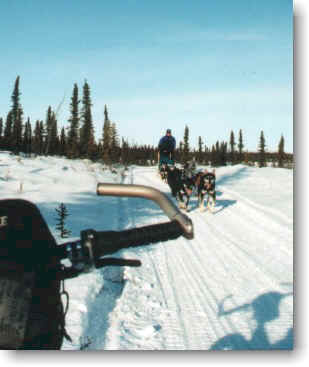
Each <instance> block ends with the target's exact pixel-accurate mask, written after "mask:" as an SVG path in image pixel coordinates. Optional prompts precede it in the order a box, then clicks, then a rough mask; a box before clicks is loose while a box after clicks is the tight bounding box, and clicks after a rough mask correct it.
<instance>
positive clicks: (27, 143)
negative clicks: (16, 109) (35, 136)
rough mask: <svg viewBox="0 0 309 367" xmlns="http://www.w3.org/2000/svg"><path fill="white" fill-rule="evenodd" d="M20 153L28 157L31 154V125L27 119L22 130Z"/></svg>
mask: <svg viewBox="0 0 309 367" xmlns="http://www.w3.org/2000/svg"><path fill="white" fill-rule="evenodd" d="M22 151H23V152H24V153H25V154H26V155H27V156H28V157H30V155H31V153H32V129H31V123H30V118H29V117H28V119H27V121H26V124H25V128H24V135H23V141H22Z"/></svg>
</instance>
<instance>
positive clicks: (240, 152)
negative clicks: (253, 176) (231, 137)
mask: <svg viewBox="0 0 309 367" xmlns="http://www.w3.org/2000/svg"><path fill="white" fill-rule="evenodd" d="M243 149H244V144H243V136H242V130H241V129H240V130H239V137H238V162H239V163H241V162H242V161H243V160H244V155H243Z"/></svg>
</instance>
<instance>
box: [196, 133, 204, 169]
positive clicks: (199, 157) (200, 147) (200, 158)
mask: <svg viewBox="0 0 309 367" xmlns="http://www.w3.org/2000/svg"><path fill="white" fill-rule="evenodd" d="M197 161H198V163H199V164H201V163H202V162H203V140H202V137H201V136H199V137H198V155H197Z"/></svg>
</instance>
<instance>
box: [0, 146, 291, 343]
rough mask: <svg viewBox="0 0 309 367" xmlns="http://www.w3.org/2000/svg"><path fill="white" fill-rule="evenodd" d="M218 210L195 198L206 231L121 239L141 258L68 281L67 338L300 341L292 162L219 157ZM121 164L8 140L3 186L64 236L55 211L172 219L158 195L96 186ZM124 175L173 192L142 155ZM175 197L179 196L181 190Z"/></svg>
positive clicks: (78, 226)
mask: <svg viewBox="0 0 309 367" xmlns="http://www.w3.org/2000/svg"><path fill="white" fill-rule="evenodd" d="M216 172H217V204H216V207H215V211H214V213H213V214H211V213H209V212H207V211H206V212H200V211H199V210H198V209H197V208H196V206H197V198H196V197H193V198H192V200H191V202H190V212H189V213H188V216H190V217H191V219H192V221H193V223H194V231H195V238H194V239H193V240H191V241H190V240H187V239H185V238H179V239H177V240H173V241H169V242H166V243H159V244H157V245H151V246H144V247H139V248H135V249H127V250H123V251H121V253H120V254H117V255H119V256H123V257H126V258H137V259H139V260H141V261H142V266H141V267H140V268H112V267H110V268H104V269H103V270H96V271H94V272H93V273H91V274H86V275H82V276H80V277H78V278H76V279H72V280H67V281H66V282H65V287H66V290H67V291H68V292H69V294H70V307H69V311H68V314H67V316H66V328H67V331H68V333H69V335H70V336H71V337H72V339H73V343H69V342H67V341H64V343H63V347H62V349H64V350H78V349H88V350H101V349H105V350H222V349H292V348H293V295H292V292H293V171H292V170H287V169H279V168H276V169H274V168H262V169H260V168H254V167H246V166H243V165H237V166H228V167H220V168H218V169H217V170H216ZM120 179H121V177H120V174H112V173H111V172H110V171H108V170H103V169H102V165H100V164H98V163H91V162H89V161H86V160H68V159H65V158H56V157H37V158H29V159H26V158H22V159H21V160H18V159H17V157H16V156H13V155H9V154H8V153H5V152H1V154H0V198H23V199H27V200H30V201H32V202H34V203H36V204H37V205H38V207H39V208H40V210H41V212H42V214H43V216H44V218H45V219H46V221H47V223H48V225H49V227H50V229H51V231H52V233H53V234H54V235H55V237H56V238H57V240H58V242H59V243H61V242H66V241H67V239H65V240H63V239H62V241H61V240H60V238H59V236H58V234H57V232H56V230H55V225H56V221H55V218H56V211H55V209H56V208H58V206H59V204H60V203H61V202H62V203H64V204H65V205H66V207H67V209H68V213H69V217H68V218H67V225H66V227H67V228H68V229H69V230H71V231H72V234H71V235H72V237H71V239H76V238H77V237H79V233H80V231H81V230H83V229H86V228H93V229H96V230H122V229H125V228H132V227H136V226H137V227H138V226H142V225H147V224H152V223H159V222H164V221H167V220H168V218H167V217H166V216H165V215H164V213H163V212H162V211H161V210H160V208H159V207H158V206H157V205H156V204H155V203H153V202H151V201H148V200H145V199H138V198H116V197H115V198H114V197H98V196H96V185H97V183H98V182H120ZM123 182H124V183H134V184H141V185H149V186H153V187H155V188H157V189H159V190H161V191H163V192H165V193H167V194H168V195H170V191H169V188H168V186H167V185H166V184H165V183H163V182H162V181H161V179H160V178H159V176H158V175H157V171H156V167H137V166H133V167H130V169H129V170H128V171H127V172H126V177H125V178H124V181H123ZM173 200H174V199H173Z"/></svg>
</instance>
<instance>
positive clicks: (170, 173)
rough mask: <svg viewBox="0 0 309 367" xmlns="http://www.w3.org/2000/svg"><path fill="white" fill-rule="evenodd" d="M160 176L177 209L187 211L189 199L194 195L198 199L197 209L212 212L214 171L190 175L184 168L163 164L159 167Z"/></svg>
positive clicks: (214, 191) (214, 195)
mask: <svg viewBox="0 0 309 367" xmlns="http://www.w3.org/2000/svg"><path fill="white" fill-rule="evenodd" d="M160 176H161V178H162V180H163V181H164V182H166V183H167V184H168V185H169V187H170V189H171V192H172V195H173V196H174V197H175V198H176V200H177V203H178V206H179V208H181V209H185V210H186V211H188V210H189V202H190V198H191V197H192V196H193V195H194V193H195V194H196V195H197V197H198V207H199V209H200V210H201V211H204V210H206V208H207V209H208V210H209V211H211V212H213V209H214V206H215V204H216V174H215V170H212V171H211V172H210V171H208V170H205V171H200V172H197V173H191V172H186V168H185V167H184V168H177V167H176V166H174V165H167V164H165V165H164V166H163V167H160ZM205 201H206V205H205Z"/></svg>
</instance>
